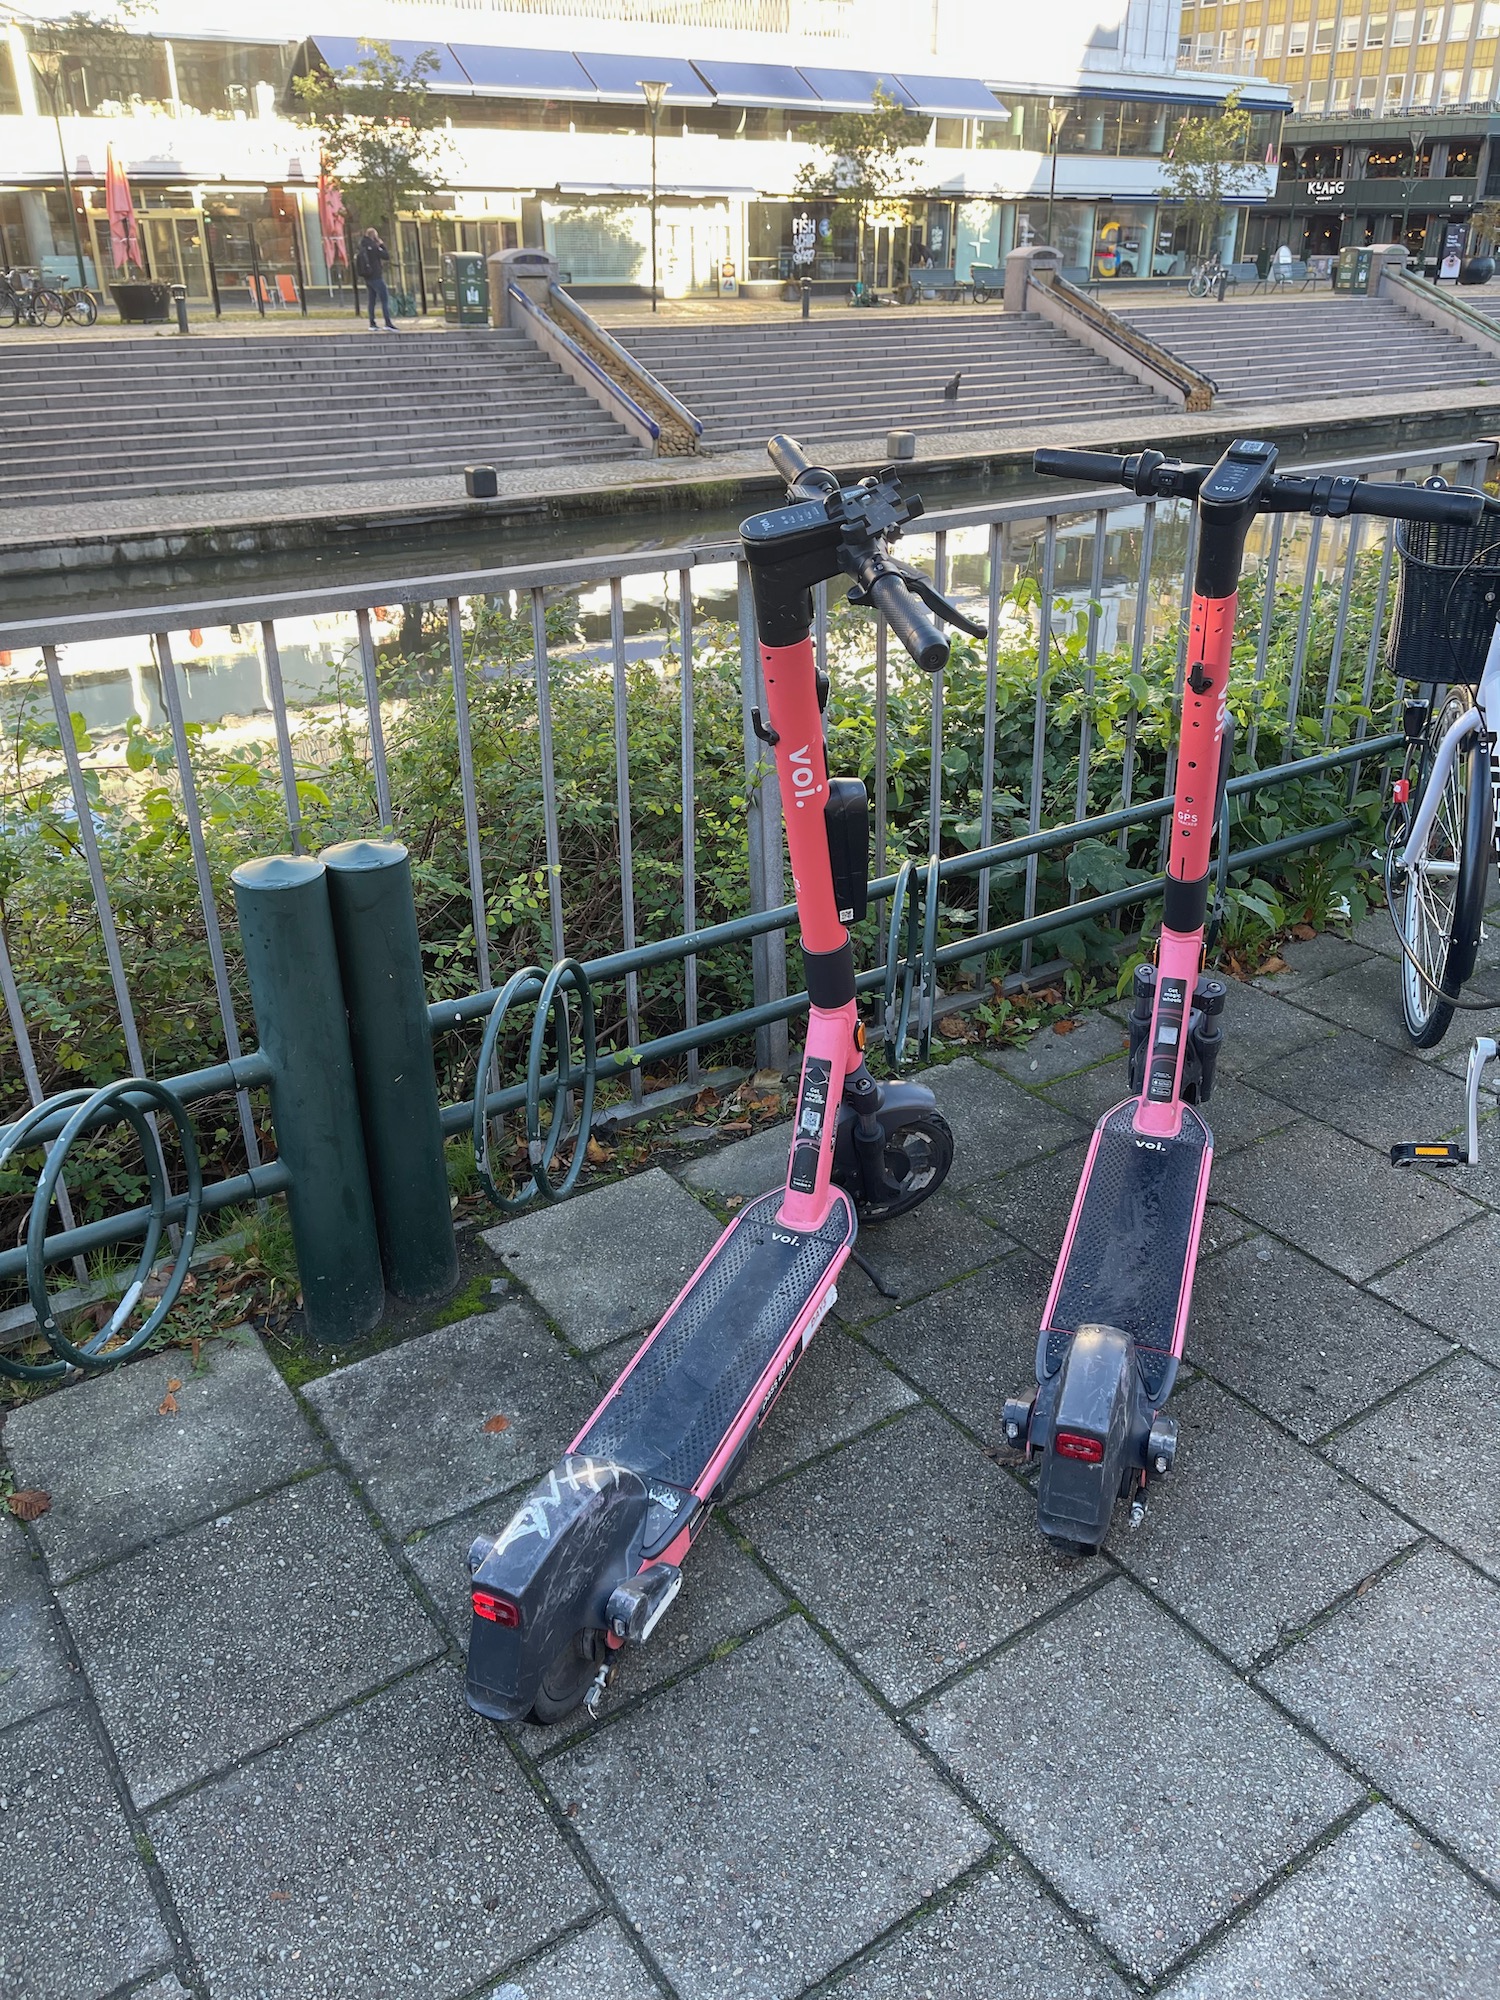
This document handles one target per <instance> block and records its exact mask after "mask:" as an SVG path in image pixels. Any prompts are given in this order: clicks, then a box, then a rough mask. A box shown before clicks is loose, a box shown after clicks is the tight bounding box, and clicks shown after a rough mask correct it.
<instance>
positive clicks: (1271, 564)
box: [1245, 514, 1286, 765]
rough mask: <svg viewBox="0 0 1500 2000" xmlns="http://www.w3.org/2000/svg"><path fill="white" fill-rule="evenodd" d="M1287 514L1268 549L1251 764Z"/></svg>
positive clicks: (1275, 522) (1274, 521) (1275, 526)
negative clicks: (1283, 528) (1282, 532)
mask: <svg viewBox="0 0 1500 2000" xmlns="http://www.w3.org/2000/svg"><path fill="white" fill-rule="evenodd" d="M1285 521H1286V516H1285V514H1273V515H1272V516H1271V542H1270V547H1269V548H1268V549H1267V550H1266V588H1265V596H1264V597H1263V598H1262V599H1261V606H1260V632H1259V633H1258V635H1257V637H1256V641H1255V678H1254V681H1253V682H1252V684H1251V696H1250V730H1249V738H1248V741H1247V742H1246V745H1245V753H1246V756H1247V758H1248V760H1249V762H1250V763H1251V764H1252V765H1253V764H1254V762H1255V745H1256V740H1257V738H1258V737H1259V735H1260V696H1261V688H1262V685H1263V683H1264V681H1265V677H1266V656H1267V653H1268V651H1269V649H1270V644H1271V628H1272V626H1273V625H1274V624H1275V622H1276V587H1277V577H1278V574H1279V572H1280V569H1281V530H1282V527H1283V525H1284V523H1285Z"/></svg>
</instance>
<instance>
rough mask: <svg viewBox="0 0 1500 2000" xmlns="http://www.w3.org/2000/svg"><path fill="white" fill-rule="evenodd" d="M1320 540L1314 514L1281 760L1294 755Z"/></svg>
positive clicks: (1320, 530) (1320, 522) (1320, 521)
mask: <svg viewBox="0 0 1500 2000" xmlns="http://www.w3.org/2000/svg"><path fill="white" fill-rule="evenodd" d="M1322 541H1323V516H1322V515H1321V514H1314V515H1313V516H1312V517H1311V520H1310V522H1309V524H1308V533H1307V567H1306V568H1305V569H1304V570H1303V572H1302V607H1301V610H1300V611H1299V612H1298V614H1297V644H1296V648H1295V650H1294V652H1293V654H1292V672H1291V678H1290V679H1289V681H1288V683H1287V691H1286V735H1285V737H1284V738H1283V740H1282V749H1281V754H1282V756H1283V758H1287V757H1294V756H1295V755H1296V752H1297V711H1298V709H1299V708H1300V707H1301V706H1302V669H1303V664H1304V662H1305V661H1306V659H1307V634H1308V628H1309V627H1310V625H1311V624H1312V605H1313V593H1314V590H1315V588H1316V586H1317V580H1318V550H1319V548H1320V547H1321V545H1322Z"/></svg>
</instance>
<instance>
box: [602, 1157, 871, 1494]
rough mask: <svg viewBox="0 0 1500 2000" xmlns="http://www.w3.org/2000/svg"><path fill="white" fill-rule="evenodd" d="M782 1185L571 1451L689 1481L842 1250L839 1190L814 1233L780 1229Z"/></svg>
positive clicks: (751, 1216) (848, 1228)
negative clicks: (827, 1213) (778, 1216)
mask: <svg viewBox="0 0 1500 2000" xmlns="http://www.w3.org/2000/svg"><path fill="white" fill-rule="evenodd" d="M782 1199H783V1195H782V1190H781V1189H780V1188H775V1189H773V1190H772V1191H771V1193H769V1194H764V1195H760V1196H758V1197H757V1198H756V1199H755V1200H754V1201H753V1202H751V1203H750V1204H749V1205H748V1206H747V1207H746V1209H745V1211H744V1213H743V1215H742V1216H741V1218H740V1221H739V1224H738V1226H737V1227H736V1229H735V1230H734V1233H733V1234H732V1235H731V1236H729V1237H728V1238H727V1239H726V1240H725V1241H724V1243H723V1247H722V1248H721V1249H720V1250H719V1251H718V1253H717V1254H716V1255H715V1256H714V1257H713V1258H712V1259H711V1260H710V1262H709V1263H708V1264H706V1265H705V1266H704V1268H703V1270H702V1271H700V1272H699V1274H698V1276H697V1278H696V1279H695V1280H694V1281H693V1284H692V1286H691V1288H690V1289H689V1290H688V1291H687V1292H685V1293H684V1294H683V1297H682V1298H681V1300H680V1301H679V1302H678V1304H677V1306H676V1307H675V1309H674V1310H673V1311H672V1312H671V1313H670V1314H669V1315H668V1317H667V1318H666V1319H665V1320H663V1321H662V1323H661V1325H660V1326H659V1327H658V1328H657V1330H656V1333H655V1334H654V1336H653V1337H652V1339H651V1341H650V1344H649V1345H648V1346H647V1348H646V1350H645V1352H644V1353H643V1354H642V1355H641V1357H640V1359H639V1360H638V1361H637V1362H636V1364H635V1366H634V1367H633V1368H632V1369H631V1371H630V1373H629V1374H628V1375H626V1376H625V1377H624V1378H623V1379H622V1380H621V1382H620V1384H619V1387H618V1390H617V1393H616V1394H615V1395H614V1396H612V1397H611V1398H610V1400H609V1401H608V1402H607V1403H606V1404H605V1405H604V1407H603V1409H602V1410H600V1412H599V1414H598V1416H597V1417H596V1418H595V1419H594V1421H593V1423H592V1424H591V1425H590V1426H589V1428H588V1430H587V1431H586V1432H585V1434H584V1435H583V1436H582V1437H581V1438H580V1439H579V1440H578V1442H577V1444H576V1445H575V1446H574V1447H573V1449H574V1450H575V1451H577V1452H581V1453H585V1454H587V1455H588V1456H589V1457H592V1458H602V1459H613V1460H614V1462H615V1463H616V1464H618V1465H625V1466H629V1467H630V1469H631V1470H632V1471H633V1472H637V1473H639V1474H640V1475H641V1477H642V1478H643V1479H648V1480H649V1479H658V1480H666V1481H669V1482H670V1483H671V1484H672V1485H673V1486H680V1487H693V1486H696V1484H697V1483H698V1480H699V1479H700V1478H701V1477H702V1475H703V1472H704V1469H705V1468H706V1466H707V1465H708V1463H709V1461H710V1460H711V1459H712V1457H713V1455H714V1453H715V1452H716V1451H717V1450H718V1449H719V1446H720V1445H721V1444H722V1443H723V1442H724V1439H725V1438H726V1437H727V1436H728V1435H729V1432H730V1430H731V1429H732V1428H733V1425H734V1421H735V1419H736V1417H738V1416H739V1414H740V1412H741V1411H742V1410H743V1409H744V1407H745V1401H746V1398H747V1397H748V1396H749V1395H750V1393H751V1391H752V1390H753V1389H754V1387H755V1385H756V1383H757V1382H758V1381H759V1380H760V1378H761V1376H762V1375H763V1374H764V1373H765V1371H766V1369H767V1368H768V1367H769V1366H770V1364H771V1361H772V1359H773V1358H774V1356H775V1354H776V1351H777V1349H778V1348H779V1347H780V1346H781V1344H782V1342H783V1341H784V1340H785V1339H786V1337H787V1335H788V1334H789V1333H790V1332H791V1330H792V1328H793V1326H794V1325H795V1324H796V1322H797V1319H798V1317H799V1315H800V1314H801V1313H802V1311H803V1310H804V1308H805V1307H806V1305H807V1303H808V1301H809V1299H811V1298H812V1297H813V1296H814V1295H815V1293H816V1292H817V1290H818V1288H819V1285H820V1284H821V1283H822V1281H823V1279H824V1278H825V1277H826V1275H827V1273H828V1270H829V1267H830V1266H831V1265H832V1264H833V1262H834V1260H835V1259H836V1258H837V1257H838V1255H839V1253H840V1252H841V1251H842V1250H843V1249H845V1248H846V1247H847V1246H848V1245H849V1244H850V1243H852V1242H853V1241H854V1233H855V1219H854V1210H853V1208H852V1206H851V1205H850V1203H849V1200H848V1198H847V1196H845V1195H843V1194H842V1193H836V1197H835V1201H834V1205H833V1207H832V1209H831V1210H830V1211H829V1215H828V1219H827V1221H826V1222H825V1223H824V1224H823V1227H822V1228H821V1229H819V1230H815V1231H811V1232H809V1233H806V1234H804V1233H801V1232H798V1231H796V1230H792V1229H786V1228H783V1227H781V1226H780V1225H778V1224H777V1222H776V1214H777V1211H778V1210H779V1209H780V1207H781V1204H782Z"/></svg>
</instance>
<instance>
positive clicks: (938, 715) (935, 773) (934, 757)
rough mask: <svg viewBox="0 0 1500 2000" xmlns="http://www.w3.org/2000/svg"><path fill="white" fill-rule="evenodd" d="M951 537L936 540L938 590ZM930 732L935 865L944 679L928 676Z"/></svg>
mask: <svg viewBox="0 0 1500 2000" xmlns="http://www.w3.org/2000/svg"><path fill="white" fill-rule="evenodd" d="M947 572H948V537H947V535H946V534H938V535H935V536H934V537H933V555H932V580H933V582H934V583H935V584H936V586H937V588H938V589H939V590H945V589H946V588H947ZM929 678H930V680H931V683H932V685H931V686H930V687H929V689H928V691H927V694H928V718H929V719H928V731H927V759H928V767H929V768H928V772H927V858H928V860H929V861H936V859H937V857H938V849H939V848H940V846H941V845H942V838H943V676H942V675H941V674H932V675H931V676H929Z"/></svg>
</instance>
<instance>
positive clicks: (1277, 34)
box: [1266, 0, 1500, 61]
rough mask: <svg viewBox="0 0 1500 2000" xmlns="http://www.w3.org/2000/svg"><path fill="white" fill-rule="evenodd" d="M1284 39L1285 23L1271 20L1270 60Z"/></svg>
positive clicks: (1267, 52)
mask: <svg viewBox="0 0 1500 2000" xmlns="http://www.w3.org/2000/svg"><path fill="white" fill-rule="evenodd" d="M1497 5H1500V0H1497ZM1285 39H1286V23H1285V22H1284V21H1273V22H1272V23H1271V25H1270V26H1269V27H1268V28H1267V29H1266V55H1267V57H1268V58H1270V59H1271V60H1272V61H1274V60H1275V59H1276V57H1278V56H1279V55H1280V54H1281V45H1282V43H1283V41H1284V40H1285Z"/></svg>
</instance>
